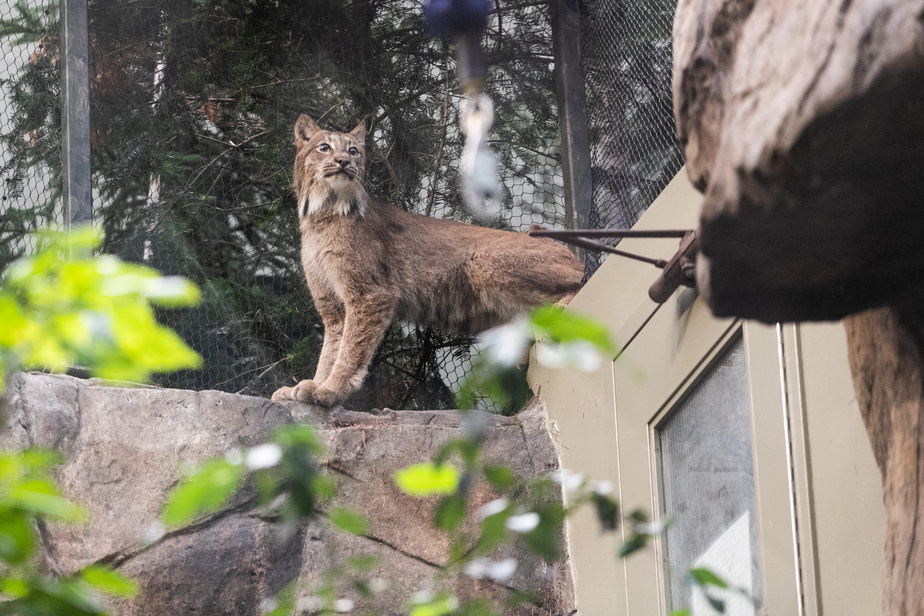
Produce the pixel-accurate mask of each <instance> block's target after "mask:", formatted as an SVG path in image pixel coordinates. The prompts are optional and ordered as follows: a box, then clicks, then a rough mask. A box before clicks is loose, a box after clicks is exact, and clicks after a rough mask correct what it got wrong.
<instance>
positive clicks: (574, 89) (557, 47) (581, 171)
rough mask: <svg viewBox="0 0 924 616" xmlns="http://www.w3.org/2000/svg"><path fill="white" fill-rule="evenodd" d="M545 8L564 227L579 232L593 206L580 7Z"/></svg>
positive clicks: (570, 1) (573, 2) (566, 1)
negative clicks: (555, 102) (548, 19)
mask: <svg viewBox="0 0 924 616" xmlns="http://www.w3.org/2000/svg"><path fill="white" fill-rule="evenodd" d="M549 7H550V9H551V10H550V13H551V19H552V50H553V53H554V55H555V93H556V95H557V100H558V126H559V132H560V134H561V165H562V175H563V176H564V187H563V188H564V197H565V226H566V227H568V228H569V229H580V228H582V227H586V226H587V225H588V223H589V220H590V211H591V208H592V206H593V185H592V183H591V173H590V166H591V165H590V137H589V133H588V129H587V95H586V92H585V90H586V87H587V84H586V83H585V79H584V64H583V53H582V50H581V7H580V2H578V1H577V0H550V2H549ZM581 256H582V255H581Z"/></svg>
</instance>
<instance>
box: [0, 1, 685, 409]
mask: <svg viewBox="0 0 924 616" xmlns="http://www.w3.org/2000/svg"><path fill="white" fill-rule="evenodd" d="M673 11H674V2H672V1H671V0H645V1H644V2H627V1H624V0H587V2H586V4H584V5H582V8H581V20H582V22H583V26H582V33H581V39H582V42H583V58H582V63H583V66H584V72H585V74H586V84H585V85H586V95H587V107H586V117H585V114H584V113H583V112H582V113H579V115H580V116H581V118H580V121H582V122H583V121H586V124H587V128H588V133H589V136H590V155H591V156H590V158H591V167H592V168H591V178H592V194H593V199H592V203H590V204H583V205H582V204H569V206H570V207H583V208H584V209H588V208H589V212H587V215H586V216H585V219H586V220H587V221H588V222H589V224H590V226H591V227H596V228H606V227H620V228H627V227H630V226H631V225H632V224H633V223H634V222H635V221H636V220H637V218H638V217H639V216H640V215H641V213H642V212H643V211H644V210H645V209H646V208H647V207H648V205H650V203H651V202H652V201H653V200H654V199H655V197H656V196H657V195H658V193H659V192H660V191H661V190H662V189H663V188H664V186H666V184H667V182H668V181H670V179H671V178H672V177H673V176H674V174H676V173H677V171H678V170H679V168H680V166H681V164H682V155H681V151H680V148H679V147H678V144H677V142H676V140H675V138H674V128H673V115H672V107H671V90H670V79H671V22H672V19H673ZM58 12H59V11H58V7H57V5H56V4H44V3H43V2H42V1H41V0H18V2H17V3H16V4H15V5H14V4H10V3H7V4H6V5H5V6H4V7H0V49H2V50H3V58H2V59H0V179H2V195H0V197H2V202H0V269H2V268H3V267H4V266H5V265H6V264H7V263H9V262H10V261H11V260H12V259H14V258H15V257H17V256H18V255H20V254H23V253H24V252H27V251H29V250H30V249H31V248H32V247H33V245H34V238H33V233H34V232H35V231H36V230H38V229H41V228H43V227H47V226H52V225H54V224H60V223H62V222H63V217H64V214H63V210H62V206H61V201H62V200H61V168H62V165H61V116H62V113H61V111H62V110H61V106H60V102H59V101H60V100H61V99H60V92H61V86H60V73H61V68H60V65H61V51H60V35H59V28H58V19H59V15H58ZM552 37H553V33H552V27H551V21H550V7H549V4H548V2H547V0H533V1H530V0H527V1H526V2H517V3H512V2H510V3H507V2H500V3H498V4H497V11H496V13H495V14H494V15H493V17H492V19H491V23H490V26H489V30H488V32H487V36H486V37H485V40H484V43H483V44H484V46H485V50H486V61H487V65H488V67H489V69H488V71H489V72H488V75H487V84H486V86H487V90H488V91H489V92H490V93H491V95H492V96H493V98H494V101H495V123H494V127H493V129H492V143H491V144H490V145H491V147H492V149H493V150H494V151H495V152H497V153H498V155H499V157H500V161H501V167H502V170H501V175H502V178H503V180H504V183H505V195H504V208H503V212H502V214H501V216H500V217H499V218H498V219H497V220H496V221H494V223H493V224H494V225H496V226H498V227H502V228H508V229H514V230H525V229H526V227H528V226H529V225H530V224H532V223H539V224H544V225H546V226H551V227H558V228H561V227H563V226H565V225H566V224H573V220H574V219H573V218H569V216H570V214H569V213H568V211H566V207H565V205H566V204H565V203H564V196H563V195H564V191H563V184H564V181H565V180H564V179H563V173H562V154H561V149H562V148H561V140H560V132H559V118H558V109H557V105H556V89H555V80H554V75H553V70H554V64H555V60H556V59H555V57H554V54H553V44H552V43H553V41H552ZM87 38H88V49H89V69H90V70H89V74H90V78H89V79H90V84H89V85H90V136H89V140H90V147H91V165H92V184H93V199H92V200H93V213H92V217H93V222H94V224H95V225H96V226H98V227H99V228H101V229H102V230H103V231H104V232H105V245H104V248H103V250H104V251H105V252H109V253H114V254H118V255H120V256H121V257H123V258H125V259H127V260H130V261H136V262H140V263H145V264H147V265H150V266H152V267H155V268H157V269H158V270H160V271H161V272H163V273H165V274H178V275H183V276H187V277H189V278H191V279H192V280H193V281H195V282H196V283H197V284H198V285H199V286H200V288H201V289H202V291H203V301H202V303H201V305H200V306H199V307H197V308H195V309H191V310H190V309H184V310H163V311H162V312H161V313H160V315H159V316H160V318H161V319H162V320H163V321H164V322H165V323H166V324H167V325H169V326H171V327H172V328H174V329H176V330H177V331H178V332H179V333H180V334H181V335H182V336H183V337H184V338H185V339H186V341H187V342H188V343H189V344H190V345H191V346H193V348H195V349H196V350H197V351H199V352H200V353H201V354H202V356H203V360H204V364H203V368H202V369H201V370H196V371H187V372H181V373H177V374H172V375H165V376H163V377H161V378H160V379H159V381H158V384H160V385H164V386H171V387H180V388H192V389H207V388H211V389H221V390H225V391H231V392H243V393H250V394H256V395H264V396H266V395H269V394H271V393H272V392H273V391H274V390H275V389H276V388H277V387H279V386H281V385H285V384H291V383H293V382H294V381H296V380H297V379H301V378H307V377H309V376H311V375H312V373H313V371H314V366H315V363H316V361H317V357H318V354H319V352H320V347H321V342H322V339H323V328H322V326H321V321H320V318H319V316H318V314H317V313H316V312H315V310H314V308H313V304H312V301H311V298H310V295H309V293H308V290H307V288H306V284H305V282H304V277H303V275H302V272H301V264H300V259H299V235H298V229H297V214H296V204H295V199H294V196H293V194H292V190H291V183H292V163H293V160H294V154H295V150H294V146H293V138H292V129H293V124H294V122H295V119H296V118H297V117H298V115H299V114H300V113H308V114H309V115H311V116H312V117H313V118H315V119H316V120H317V121H318V122H319V123H320V124H321V125H322V126H324V127H326V128H332V129H340V130H350V129H352V128H353V127H354V126H355V125H356V124H357V123H358V122H360V121H365V122H366V125H367V127H368V128H369V142H368V143H367V146H368V149H369V152H368V163H367V170H366V184H367V189H368V191H369V193H370V194H371V195H373V197H375V198H377V199H379V200H381V201H385V202H388V203H391V204H393V205H395V206H396V207H400V208H403V209H405V210H407V211H413V212H417V213H421V214H426V215H429V216H439V217H444V218H453V219H457V220H462V221H466V222H472V221H471V220H470V216H469V214H468V212H467V211H466V210H465V209H464V207H463V206H462V199H461V194H460V189H459V177H458V171H457V169H458V161H459V158H460V154H461V150H462V139H463V136H462V134H461V133H460V130H459V124H458V110H459V109H460V107H461V106H462V102H463V101H462V99H461V95H460V94H459V93H458V91H457V89H456V85H455V74H454V68H455V61H454V58H453V55H452V50H451V49H450V48H449V46H448V45H446V44H444V43H442V42H440V41H438V40H434V39H432V38H431V37H430V36H429V35H428V34H427V33H426V32H425V31H424V28H423V24H422V21H421V17H420V5H419V1H418V0H354V1H352V2H340V1H335V0H312V1H311V2H277V3H268V2H258V1H257V0H249V1H248V0H245V1H243V2H241V1H239V0H202V1H198V2H188V1H187V0H156V1H155V0H141V1H139V0H90V2H89V19H88V37H87ZM565 78H566V79H572V80H574V79H577V80H580V79H581V76H580V75H576V74H575V75H566V76H565ZM573 83H574V82H573V81H572V84H573ZM578 85H579V86H580V85H581V84H580V83H579V84H578ZM589 259H590V261H591V262H590V263H588V270H589V271H592V270H593V269H594V268H595V267H596V266H597V265H599V259H600V257H597V256H594V255H589ZM472 342H473V340H472V339H471V338H470V337H467V336H459V335H452V334H447V333H445V332H439V331H437V330H435V329H432V328H429V327H422V326H418V325H413V324H407V323H397V324H395V325H394V326H393V327H392V329H391V330H390V331H389V333H388V334H387V336H386V340H385V341H384V343H383V344H382V345H381V347H380V349H379V352H378V353H377V354H376V356H375V359H374V360H373V362H372V365H371V370H370V374H369V377H368V379H367V382H366V383H365V385H364V387H363V388H362V390H360V391H359V392H358V393H357V394H355V395H354V396H353V397H352V398H351V399H350V401H349V402H348V406H352V407H354V408H373V407H391V408H446V407H449V406H451V404H452V400H453V392H454V391H456V390H457V389H458V387H459V385H460V381H461V380H462V379H463V378H464V375H465V373H466V371H467V370H468V367H469V365H470V354H471V352H472Z"/></svg>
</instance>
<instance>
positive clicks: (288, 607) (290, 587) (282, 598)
mask: <svg viewBox="0 0 924 616" xmlns="http://www.w3.org/2000/svg"><path fill="white" fill-rule="evenodd" d="M295 591H296V582H289V583H288V584H286V586H285V587H284V588H283V589H282V590H280V591H279V592H278V593H276V596H275V597H274V599H275V602H276V603H275V605H274V606H273V607H272V609H271V610H270V611H268V612H266V616H290V615H291V614H292V612H293V611H295V604H296V601H295Z"/></svg>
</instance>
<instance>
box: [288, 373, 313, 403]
mask: <svg viewBox="0 0 924 616" xmlns="http://www.w3.org/2000/svg"><path fill="white" fill-rule="evenodd" d="M317 389H318V382H317V381H313V380H311V379H305V380H304V381H299V383H298V385H296V386H295V387H293V388H292V399H293V400H298V401H299V402H307V403H308V404H317V402H315V401H314V392H315V391H316V390H317Z"/></svg>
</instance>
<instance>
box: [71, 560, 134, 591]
mask: <svg viewBox="0 0 924 616" xmlns="http://www.w3.org/2000/svg"><path fill="white" fill-rule="evenodd" d="M80 577H81V578H82V579H83V581H84V582H86V583H87V584H89V585H90V586H92V587H93V588H95V589H97V590H99V591H100V592H103V593H106V594H108V595H116V596H119V597H134V596H136V595H137V594H138V583H137V582H136V581H135V580H133V579H131V578H130V577H128V576H126V575H123V574H121V573H119V572H118V571H114V570H112V569H109V568H107V567H100V566H98V565H90V566H88V567H85V568H84V569H83V570H82V571H81V572H80Z"/></svg>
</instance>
